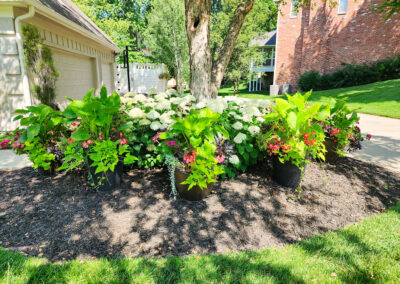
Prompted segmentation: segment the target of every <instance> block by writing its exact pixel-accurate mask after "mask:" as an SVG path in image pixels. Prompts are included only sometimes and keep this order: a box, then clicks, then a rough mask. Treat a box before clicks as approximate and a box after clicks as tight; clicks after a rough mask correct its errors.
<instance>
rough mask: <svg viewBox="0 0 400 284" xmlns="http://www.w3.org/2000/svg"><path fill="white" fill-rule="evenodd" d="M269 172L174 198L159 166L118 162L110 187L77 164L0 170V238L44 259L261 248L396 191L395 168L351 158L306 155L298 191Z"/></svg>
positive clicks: (328, 226)
mask: <svg viewBox="0 0 400 284" xmlns="http://www.w3.org/2000/svg"><path fill="white" fill-rule="evenodd" d="M270 173H271V169H270V167H269V166H268V164H265V165H258V166H257V167H254V168H252V169H251V170H250V171H248V172H247V173H243V174H241V175H239V176H238V177H237V178H236V179H234V180H224V181H220V182H219V183H218V184H217V185H216V186H215V188H214V191H213V194H211V195H210V196H209V197H208V198H206V199H205V200H203V201H199V202H189V201H185V200H182V199H180V200H177V201H174V200H173V198H172V197H171V196H170V186H169V179H168V174H167V172H166V171H165V170H162V169H152V170H131V171H129V172H126V173H125V177H124V178H125V182H124V184H123V186H121V188H119V189H117V190H115V191H114V192H113V193H110V194H100V193H97V192H95V191H93V190H90V189H88V187H87V186H86V182H85V178H84V176H83V175H82V174H79V173H74V174H71V175H67V176H63V175H62V174H59V175H57V176H56V177H54V178H50V177H45V176H42V175H40V174H39V173H37V172H36V171H34V170H33V169H31V168H24V169H19V170H3V171H0V195H1V199H0V246H2V247H4V248H6V249H10V250H14V251H20V252H22V253H24V254H27V255H32V256H43V257H46V258H48V259H49V260H51V261H57V260H66V259H74V258H77V257H80V258H90V257H118V256H167V255H186V254H193V253H222V252H228V251H238V250H248V249H261V248H263V247H265V246H281V245H284V244H287V243H293V242H296V241H299V240H301V239H303V238H305V237H309V236H312V235H316V234H320V233H323V232H326V231H329V230H336V229H339V228H341V227H343V226H345V225H348V224H351V223H355V222H358V221H360V220H361V219H362V218H363V217H366V216H369V215H372V214H374V213H378V212H381V211H382V210H385V209H386V208H387V207H388V206H391V205H393V204H394V203H396V202H397V201H398V200H399V198H400V176H399V175H398V174H396V173H393V172H390V171H389V170H387V169H385V168H382V167H379V166H376V165H372V164H369V163H365V162H361V161H358V160H354V159H351V158H342V159H340V160H339V161H338V163H337V164H335V165H324V166H323V167H321V166H320V165H318V164H310V165H308V166H307V169H306V173H305V176H304V179H303V182H302V187H301V190H299V191H293V190H290V189H287V188H284V187H281V186H279V185H277V184H276V183H275V182H273V181H272V180H271V178H270Z"/></svg>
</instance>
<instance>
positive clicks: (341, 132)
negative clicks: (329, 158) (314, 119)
mask: <svg viewBox="0 0 400 284" xmlns="http://www.w3.org/2000/svg"><path fill="white" fill-rule="evenodd" d="M346 100H347V98H343V99H340V100H335V99H333V98H332V99H331V100H330V101H329V103H328V104H327V106H329V108H330V116H329V117H328V119H327V120H326V121H323V122H320V125H322V126H323V129H324V133H325V136H326V139H329V140H331V141H333V142H334V143H337V145H338V146H337V150H336V152H337V153H338V154H339V155H340V156H344V153H345V152H344V150H345V149H346V148H347V150H348V151H356V150H359V149H361V141H363V140H364V138H363V136H362V134H361V129H360V128H359V126H358V125H357V124H358V123H359V120H360V117H359V116H358V114H357V113H356V112H355V111H351V110H350V109H349V107H348V106H347V104H346ZM367 139H368V140H369V139H370V135H367Z"/></svg>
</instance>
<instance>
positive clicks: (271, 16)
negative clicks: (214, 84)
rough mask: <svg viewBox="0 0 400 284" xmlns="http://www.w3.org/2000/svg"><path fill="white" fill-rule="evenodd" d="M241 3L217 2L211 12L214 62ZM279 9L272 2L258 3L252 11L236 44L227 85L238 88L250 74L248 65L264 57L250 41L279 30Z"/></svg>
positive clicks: (235, 1)
mask: <svg viewBox="0 0 400 284" xmlns="http://www.w3.org/2000/svg"><path fill="white" fill-rule="evenodd" d="M239 2H240V1H239V0H224V1H222V0H214V2H213V5H212V12H211V17H212V20H211V42H210V45H211V53H212V58H213V62H215V60H216V59H217V57H218V51H219V49H220V47H221V45H222V43H223V40H224V38H225V36H226V33H227V31H228V26H229V22H230V21H231V18H232V16H233V13H234V11H235V9H236V7H237V6H238V3H239ZM277 13H278V12H277V7H276V6H275V4H274V3H273V1H272V0H256V1H255V2H254V7H253V9H252V11H251V12H250V13H249V15H247V17H246V20H245V22H244V24H243V27H242V30H241V32H240V34H239V37H238V39H237V41H236V43H235V47H234V49H233V52H232V55H231V59H230V61H229V65H228V68H227V70H226V72H225V76H224V82H230V83H233V84H234V85H236V86H238V84H239V82H240V80H242V79H246V78H247V77H248V75H249V71H250V70H249V64H250V62H251V61H252V59H255V58H257V57H259V56H260V55H261V54H260V52H259V51H258V49H257V48H256V47H250V41H251V40H252V39H253V38H254V37H256V36H261V35H263V34H264V33H265V32H268V31H272V30H274V29H276V19H277Z"/></svg>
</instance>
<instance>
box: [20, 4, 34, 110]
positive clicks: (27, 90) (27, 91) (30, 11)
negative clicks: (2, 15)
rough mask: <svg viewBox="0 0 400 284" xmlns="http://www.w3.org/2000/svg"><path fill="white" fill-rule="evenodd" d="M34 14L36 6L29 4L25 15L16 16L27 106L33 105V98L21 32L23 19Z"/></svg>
mask: <svg viewBox="0 0 400 284" xmlns="http://www.w3.org/2000/svg"><path fill="white" fill-rule="evenodd" d="M34 15H35V7H33V6H32V5H29V6H28V13H26V14H24V15H20V16H18V17H17V18H15V38H16V39H17V46H18V56H19V62H20V67H21V76H22V86H23V89H24V99H25V106H30V105H32V99H31V91H30V88H29V81H28V75H27V73H26V70H25V60H24V49H23V44H22V37H21V33H20V22H21V21H22V20H26V19H28V18H32V17H33V16H34Z"/></svg>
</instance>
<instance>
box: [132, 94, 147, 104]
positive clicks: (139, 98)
mask: <svg viewBox="0 0 400 284" xmlns="http://www.w3.org/2000/svg"><path fill="white" fill-rule="evenodd" d="M146 100H147V97H146V96H145V95H142V94H139V95H135V96H134V97H133V103H135V104H136V103H143V102H146Z"/></svg>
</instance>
